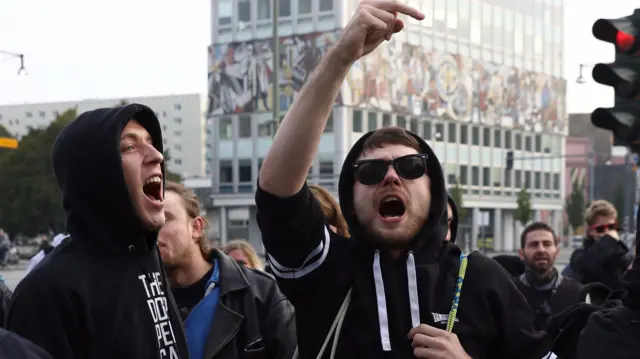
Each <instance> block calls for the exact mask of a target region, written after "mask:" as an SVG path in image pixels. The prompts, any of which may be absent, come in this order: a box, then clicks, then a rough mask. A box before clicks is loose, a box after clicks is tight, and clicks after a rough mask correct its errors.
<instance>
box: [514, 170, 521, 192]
mask: <svg viewBox="0 0 640 359" xmlns="http://www.w3.org/2000/svg"><path fill="white" fill-rule="evenodd" d="M515 174H516V186H515V187H516V188H521V187H522V171H521V170H516V171H515Z"/></svg>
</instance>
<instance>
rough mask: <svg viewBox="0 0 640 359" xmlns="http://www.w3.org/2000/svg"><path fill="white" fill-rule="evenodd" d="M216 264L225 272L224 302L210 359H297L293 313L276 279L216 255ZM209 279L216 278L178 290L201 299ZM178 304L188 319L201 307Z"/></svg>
mask: <svg viewBox="0 0 640 359" xmlns="http://www.w3.org/2000/svg"><path fill="white" fill-rule="evenodd" d="M216 258H217V259H218V265H219V268H220V299H219V301H218V305H217V307H216V311H215V314H214V317H213V321H212V322H211V329H210V330H209V335H208V337H207V343H206V345H205V358H215V359H236V358H251V359H290V358H292V357H293V353H294V352H295V349H296V346H297V342H296V327H295V319H294V318H295V314H294V309H293V306H292V305H291V303H290V302H289V301H288V300H287V298H285V296H284V295H283V294H282V293H281V292H280V290H279V289H278V286H277V284H276V281H275V279H274V278H273V277H272V276H271V275H269V274H267V273H264V272H262V271H259V270H252V269H248V268H246V267H245V266H242V265H239V264H238V263H236V262H235V261H234V260H233V259H231V257H229V256H227V255H225V254H224V253H222V252H220V251H218V250H213V251H212V252H211V257H210V258H209V259H210V261H211V262H212V263H213V261H214V259H216ZM210 277H211V272H209V273H208V274H207V275H205V276H204V282H203V280H200V281H198V282H196V283H195V284H193V285H192V286H190V287H187V288H175V289H173V290H174V291H176V292H179V291H183V290H186V291H189V292H190V293H195V292H198V294H199V298H200V299H202V298H203V297H204V294H205V290H206V288H205V287H204V286H205V285H206V282H207V280H208V279H209V278H210ZM190 295H191V294H190ZM182 300H184V301H182ZM176 301H177V303H178V307H180V310H181V312H182V313H185V314H187V315H188V313H189V311H191V310H192V309H193V307H194V306H195V304H198V303H197V302H196V303H195V304H193V301H192V298H191V297H188V296H185V297H182V295H176ZM185 319H186V317H185ZM249 353H250V354H249Z"/></svg>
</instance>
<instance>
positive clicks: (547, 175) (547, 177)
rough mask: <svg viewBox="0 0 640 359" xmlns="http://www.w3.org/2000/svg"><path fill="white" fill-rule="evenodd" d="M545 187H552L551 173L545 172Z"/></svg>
mask: <svg viewBox="0 0 640 359" xmlns="http://www.w3.org/2000/svg"><path fill="white" fill-rule="evenodd" d="M544 189H551V174H550V173H545V174H544Z"/></svg>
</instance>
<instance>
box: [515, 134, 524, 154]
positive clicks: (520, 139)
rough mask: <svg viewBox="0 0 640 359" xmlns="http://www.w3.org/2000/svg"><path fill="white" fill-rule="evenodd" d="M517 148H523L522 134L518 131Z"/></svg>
mask: <svg viewBox="0 0 640 359" xmlns="http://www.w3.org/2000/svg"><path fill="white" fill-rule="evenodd" d="M515 149H516V150H521V149H522V135H521V134H519V133H516V148H515Z"/></svg>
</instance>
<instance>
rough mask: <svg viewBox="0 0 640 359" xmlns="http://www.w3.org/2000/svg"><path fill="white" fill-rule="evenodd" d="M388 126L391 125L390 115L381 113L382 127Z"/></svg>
mask: <svg viewBox="0 0 640 359" xmlns="http://www.w3.org/2000/svg"><path fill="white" fill-rule="evenodd" d="M389 126H391V115H389V114H386V113H385V114H383V115H382V127H389Z"/></svg>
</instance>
